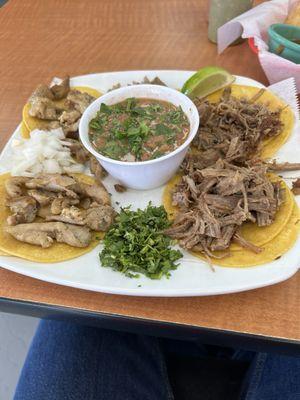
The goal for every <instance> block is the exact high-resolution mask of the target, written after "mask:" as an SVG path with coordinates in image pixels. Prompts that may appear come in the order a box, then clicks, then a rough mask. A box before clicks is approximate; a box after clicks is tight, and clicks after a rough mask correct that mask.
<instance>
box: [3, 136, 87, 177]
mask: <svg viewBox="0 0 300 400" xmlns="http://www.w3.org/2000/svg"><path fill="white" fill-rule="evenodd" d="M64 140H65V135H64V133H63V130H62V129H60V128H59V129H53V130H51V131H42V130H39V129H35V130H34V131H32V132H31V133H30V139H16V140H14V141H13V143H12V157H11V174H12V175H13V176H29V177H32V176H35V175H37V174H40V173H48V174H54V173H68V172H69V173H74V172H83V171H84V166H83V165H82V164H78V163H77V162H76V161H75V160H74V159H73V158H72V156H71V152H70V149H69V148H68V147H66V145H65V144H66V143H67V142H65V141H64Z"/></svg>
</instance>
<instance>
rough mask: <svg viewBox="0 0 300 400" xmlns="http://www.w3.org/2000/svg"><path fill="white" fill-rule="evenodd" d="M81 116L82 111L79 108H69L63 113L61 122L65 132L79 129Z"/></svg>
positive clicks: (60, 118)
mask: <svg viewBox="0 0 300 400" xmlns="http://www.w3.org/2000/svg"><path fill="white" fill-rule="evenodd" d="M80 117H81V113H80V112H79V111H77V110H67V111H64V112H63V113H62V114H61V116H60V117H59V122H60V125H61V126H62V128H63V130H64V132H65V134H67V133H70V132H77V131H78V128H79V121H80Z"/></svg>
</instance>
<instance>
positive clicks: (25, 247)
mask: <svg viewBox="0 0 300 400" xmlns="http://www.w3.org/2000/svg"><path fill="white" fill-rule="evenodd" d="M74 176H76V178H77V179H79V180H81V181H83V182H86V183H90V184H91V183H93V182H94V179H93V178H92V177H90V176H87V175H83V174H74ZM9 177H10V174H3V175H0V251H1V252H4V253H7V254H8V255H12V256H16V257H20V258H24V259H26V260H30V261H36V262H43V263H55V262H61V261H66V260H70V259H72V258H76V257H79V256H81V255H83V254H85V253H88V252H89V251H91V250H92V249H93V248H94V247H96V246H97V245H98V244H99V239H102V238H103V237H104V233H103V232H93V233H92V234H93V239H92V242H91V243H90V244H89V246H87V247H84V248H79V247H72V246H69V245H68V244H65V243H56V242H55V243H54V244H53V245H52V246H51V247H49V248H47V249H43V248H42V247H40V246H35V245H32V244H28V243H24V242H20V241H18V240H16V239H15V238H14V237H12V236H11V235H10V234H8V233H6V232H5V231H4V229H3V228H4V227H5V226H6V218H7V217H8V216H9V215H10V211H9V208H8V207H6V206H5V199H6V196H7V195H6V190H5V186H4V185H5V181H6V180H7V179H8V178H9ZM7 254H5V255H7Z"/></svg>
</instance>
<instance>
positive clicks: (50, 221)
mask: <svg viewBox="0 0 300 400" xmlns="http://www.w3.org/2000/svg"><path fill="white" fill-rule="evenodd" d="M13 180H14V181H13ZM8 182H10V185H9V186H8ZM20 182H21V183H20ZM59 185H60V186H59ZM14 196H15V197H14ZM22 201H23V206H21V202H22ZM25 201H27V204H25V203H24V202H25ZM72 204H73V205H72ZM22 207H23V208H22ZM114 215H115V212H114V210H113V209H112V207H111V206H110V196H109V194H108V192H107V191H106V189H105V188H104V186H103V185H101V184H99V183H95V180H94V179H93V178H92V177H90V176H87V175H83V174H72V175H59V174H44V175H40V176H37V177H34V178H25V177H13V178H12V177H11V176H10V174H8V173H7V174H3V175H0V227H1V229H0V251H1V252H4V253H7V254H9V255H13V256H16V257H21V258H24V259H27V260H31V261H36V262H46V263H47V262H49V263H53V262H61V261H65V260H69V259H72V258H75V257H78V256H81V255H82V254H85V253H87V252H89V251H91V250H92V249H93V248H94V247H95V246H97V244H98V243H99V240H100V239H101V238H103V236H104V231H106V230H107V229H108V228H109V226H110V224H111V223H112V221H113V218H114ZM83 216H84V218H83ZM88 218H89V219H88ZM48 227H49V229H50V230H49V232H48ZM99 228H101V230H100V229H99ZM22 230H23V232H22ZM28 233H30V234H32V237H30V236H28ZM48 233H49V235H48ZM22 235H23V236H22ZM64 235H65V236H64ZM67 243H69V244H67Z"/></svg>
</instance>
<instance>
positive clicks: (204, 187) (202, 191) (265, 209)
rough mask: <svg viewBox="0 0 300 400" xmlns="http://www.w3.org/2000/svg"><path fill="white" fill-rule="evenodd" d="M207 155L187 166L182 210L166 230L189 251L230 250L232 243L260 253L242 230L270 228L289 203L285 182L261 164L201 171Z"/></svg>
mask: <svg viewBox="0 0 300 400" xmlns="http://www.w3.org/2000/svg"><path fill="white" fill-rule="evenodd" d="M201 158H202V156H201V155H198V156H196V155H193V156H192V158H190V159H189V160H188V161H187V163H186V164H185V169H184V171H185V175H183V176H182V178H181V181H180V182H179V184H177V186H176V187H175V189H174V191H173V194H172V200H173V205H174V206H176V207H177V208H178V209H179V212H178V214H177V215H176V217H175V220H174V223H173V225H172V226H171V228H169V229H167V230H166V231H165V233H166V234H168V235H169V236H171V237H172V238H174V239H178V242H179V244H180V245H181V246H182V247H183V248H185V249H188V250H190V249H193V250H197V251H202V252H203V253H205V254H206V255H207V256H209V257H212V256H213V257H214V255H213V254H212V252H213V251H215V250H226V249H228V247H229V245H230V243H231V242H232V240H235V241H236V242H238V243H239V244H240V245H241V246H243V247H246V248H248V249H250V250H252V251H254V252H259V251H260V249H259V248H258V247H257V246H254V245H252V244H251V243H248V242H247V241H246V240H245V239H243V238H242V237H241V236H240V235H239V233H238V228H239V227H240V226H241V225H242V224H243V223H244V222H246V221H251V222H255V223H257V224H258V226H266V225H270V224H271V223H272V222H273V221H274V218H275V214H276V211H277V210H278V208H279V206H280V204H281V203H282V202H283V200H284V189H282V188H281V186H280V182H271V181H270V180H269V178H268V176H267V169H268V167H267V166H266V165H265V164H263V163H261V164H256V165H254V166H247V167H239V166H236V165H233V164H232V163H229V162H227V161H225V160H221V159H220V160H218V161H217V162H216V163H215V164H214V165H212V166H210V167H206V168H200V167H199V166H201V162H202V160H201Z"/></svg>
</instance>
